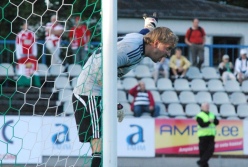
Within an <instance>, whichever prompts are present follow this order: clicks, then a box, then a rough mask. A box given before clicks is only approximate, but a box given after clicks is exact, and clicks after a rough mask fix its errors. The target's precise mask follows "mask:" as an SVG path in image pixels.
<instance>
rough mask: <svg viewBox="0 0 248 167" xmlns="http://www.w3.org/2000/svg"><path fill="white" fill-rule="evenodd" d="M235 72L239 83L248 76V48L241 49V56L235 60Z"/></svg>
mask: <svg viewBox="0 0 248 167" xmlns="http://www.w3.org/2000/svg"><path fill="white" fill-rule="evenodd" d="M235 74H236V76H237V79H238V81H239V83H242V82H243V80H245V79H247V78H248V58H247V49H241V50H240V57H239V58H237V59H236V62H235Z"/></svg>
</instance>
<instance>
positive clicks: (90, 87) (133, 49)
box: [73, 33, 144, 96]
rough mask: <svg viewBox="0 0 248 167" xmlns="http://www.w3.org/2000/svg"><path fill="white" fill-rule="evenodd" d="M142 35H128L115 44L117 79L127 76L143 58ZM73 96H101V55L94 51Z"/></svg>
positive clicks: (79, 78)
mask: <svg viewBox="0 0 248 167" xmlns="http://www.w3.org/2000/svg"><path fill="white" fill-rule="evenodd" d="M143 47H144V41H143V35H142V34H139V33H130V34H127V35H126V36H124V37H122V38H121V39H120V41H119V42H118V43H117V68H118V69H117V73H118V77H122V76H123V75H125V74H127V73H128V72H129V71H130V70H131V69H133V68H135V67H136V66H137V64H138V63H140V62H141V60H142V59H143V58H144V56H143V55H144V48H143ZM73 93H74V94H79V95H92V96H101V94H102V55H101V49H100V48H99V49H98V50H97V51H95V52H94V53H93V54H92V55H91V57H90V58H89V59H88V61H87V62H86V64H85V65H84V67H83V69H82V71H81V73H80V75H79V77H78V81H77V85H76V87H75V88H74V90H73Z"/></svg>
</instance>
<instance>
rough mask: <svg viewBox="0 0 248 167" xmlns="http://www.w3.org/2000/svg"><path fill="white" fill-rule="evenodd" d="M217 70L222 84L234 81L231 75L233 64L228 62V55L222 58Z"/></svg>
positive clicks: (232, 74) (233, 76)
mask: <svg viewBox="0 0 248 167" xmlns="http://www.w3.org/2000/svg"><path fill="white" fill-rule="evenodd" d="M218 68H219V73H220V75H221V78H222V81H223V83H225V82H226V81H227V80H229V79H231V80H236V78H235V75H234V73H233V64H232V62H230V61H229V56H228V55H224V56H223V57H222V62H221V63H220V64H219V67H218Z"/></svg>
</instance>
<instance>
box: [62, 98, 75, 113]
mask: <svg viewBox="0 0 248 167" xmlns="http://www.w3.org/2000/svg"><path fill="white" fill-rule="evenodd" d="M63 112H64V114H65V116H74V109H73V104H72V102H71V100H70V101H66V102H65V103H64V104H63Z"/></svg>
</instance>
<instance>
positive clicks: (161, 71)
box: [153, 57, 170, 83]
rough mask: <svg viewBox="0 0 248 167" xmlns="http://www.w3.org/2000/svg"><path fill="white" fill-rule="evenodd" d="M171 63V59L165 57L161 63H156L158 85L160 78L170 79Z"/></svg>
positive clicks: (155, 71)
mask: <svg viewBox="0 0 248 167" xmlns="http://www.w3.org/2000/svg"><path fill="white" fill-rule="evenodd" d="M169 63H170V59H168V58H165V57H163V58H162V59H161V61H160V62H157V63H154V73H153V77H154V81H155V83H157V81H158V78H159V77H160V76H162V77H165V78H168V77H169Z"/></svg>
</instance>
